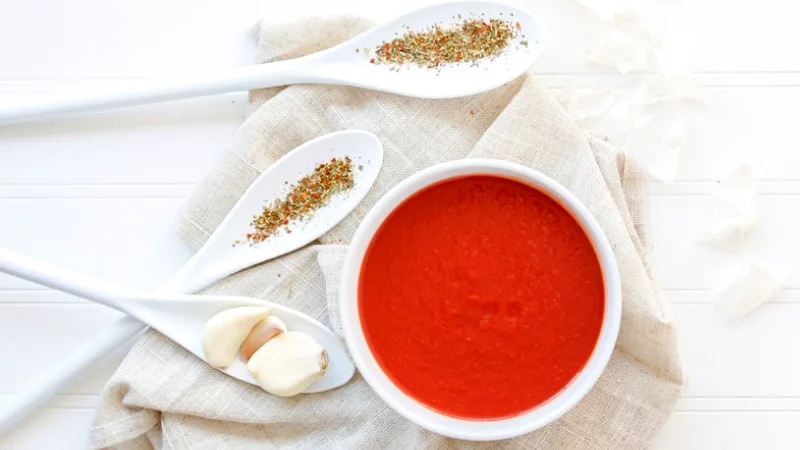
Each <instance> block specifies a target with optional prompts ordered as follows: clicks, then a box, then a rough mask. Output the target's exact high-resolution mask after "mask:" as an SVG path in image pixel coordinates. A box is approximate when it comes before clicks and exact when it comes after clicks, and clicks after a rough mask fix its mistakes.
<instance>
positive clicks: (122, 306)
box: [109, 291, 355, 394]
mask: <svg viewBox="0 0 800 450" xmlns="http://www.w3.org/2000/svg"><path fill="white" fill-rule="evenodd" d="M109 306H112V307H114V308H116V309H119V310H121V311H123V312H125V313H127V314H128V315H130V316H132V317H136V318H137V319H139V320H140V321H142V322H144V323H146V324H147V325H148V326H150V327H152V328H154V329H156V330H158V331H159V332H161V334H163V335H165V336H167V337H168V338H170V339H171V340H172V341H174V342H175V343H176V344H178V345H180V346H181V347H183V348H185V349H186V350H188V351H190V352H191V353H192V354H194V355H195V356H197V357H198V358H200V359H202V360H203V361H205V360H206V357H205V354H204V352H203V345H202V339H201V338H202V335H203V329H204V328H205V325H206V322H208V320H209V319H211V318H212V317H213V316H214V315H216V314H218V313H220V312H222V311H224V310H226V309H229V308H237V307H241V306H268V307H270V308H272V310H271V311H270V314H271V315H273V316H275V317H277V318H279V319H281V320H282V321H283V322H284V323H285V324H286V327H287V328H288V329H289V330H291V331H299V332H301V333H304V334H306V335H308V336H309V337H311V338H313V339H314V340H315V341H317V343H318V344H319V345H321V346H322V347H323V348H324V349H325V351H326V352H327V353H328V361H329V366H328V370H327V371H326V373H325V375H324V376H323V377H321V378H319V379H317V380H315V381H314V382H313V383H312V384H311V385H310V386H309V387H308V388H306V389H305V390H304V391H303V392H304V393H306V394H310V393H315V392H322V391H327V390H329V389H333V388H336V387H338V386H341V385H343V384H345V383H347V381H349V380H350V378H352V376H353V373H354V371H355V368H354V366H353V364H352V363H350V360H349V358H348V357H347V353H346V352H345V349H344V347H343V346H342V343H341V341H340V340H339V338H337V337H336V335H335V334H333V333H332V332H331V331H330V330H329V329H328V328H327V327H326V326H325V325H323V324H322V323H320V322H318V321H317V320H315V319H313V318H312V317H310V316H308V315H306V314H303V313H301V312H300V311H297V310H294V309H292V308H288V307H286V306H283V305H280V304H277V303H273V302H269V301H266V300H260V299H254V298H249V297H240V296H231V295H172V294H165V293H162V292H157V291H156V292H141V293H137V294H135V296H134V297H130V298H126V299H125V300H124V303H119V304H117V305H109ZM219 370H221V371H222V372H225V373H226V374H228V375H230V376H232V377H234V378H237V379H239V380H242V381H244V382H246V383H250V384H255V385H258V382H256V380H255V379H254V378H253V377H252V375H250V372H249V371H248V370H247V364H246V363H245V361H244V360H242V358H241V356H239V355H237V357H236V359H234V361H233V363H232V364H231V365H230V366H228V367H226V368H224V369H219Z"/></svg>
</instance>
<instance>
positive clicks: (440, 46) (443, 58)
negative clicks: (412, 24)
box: [370, 16, 522, 68]
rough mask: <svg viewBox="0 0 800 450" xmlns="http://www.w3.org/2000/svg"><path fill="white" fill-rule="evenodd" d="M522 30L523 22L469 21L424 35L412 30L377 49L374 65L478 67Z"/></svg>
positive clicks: (437, 27)
mask: <svg viewBox="0 0 800 450" xmlns="http://www.w3.org/2000/svg"><path fill="white" fill-rule="evenodd" d="M459 19H461V17H460V16H459ZM521 30H522V27H521V26H520V24H519V22H516V23H512V22H508V21H505V20H499V19H489V20H488V21H487V20H483V19H467V20H462V21H461V22H459V23H457V24H455V25H453V26H448V27H442V26H440V25H438V24H437V25H434V26H432V27H430V28H428V29H426V30H423V31H413V30H409V31H407V32H406V33H404V34H403V35H401V36H399V37H397V38H395V39H392V40H391V41H388V42H387V41H384V42H383V43H381V45H378V46H377V47H376V48H375V50H374V54H375V57H374V58H371V59H370V62H371V63H373V64H393V65H403V64H416V65H417V66H420V67H427V68H436V67H440V66H442V65H445V64H449V63H461V62H471V63H475V62H477V61H478V60H481V59H484V58H492V57H496V56H497V55H499V54H500V53H502V52H503V50H505V48H506V47H508V45H509V44H510V43H511V41H512V39H514V38H515V37H516V36H517V33H518V32H519V31H521Z"/></svg>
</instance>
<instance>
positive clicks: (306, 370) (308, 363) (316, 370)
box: [247, 331, 328, 397]
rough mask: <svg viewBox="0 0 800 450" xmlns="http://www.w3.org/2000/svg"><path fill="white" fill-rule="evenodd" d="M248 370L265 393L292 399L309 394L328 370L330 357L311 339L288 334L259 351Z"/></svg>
mask: <svg viewBox="0 0 800 450" xmlns="http://www.w3.org/2000/svg"><path fill="white" fill-rule="evenodd" d="M247 369H248V370H249V371H250V373H251V374H252V375H253V378H255V379H256V381H257V382H258V384H259V385H261V388H262V389H264V390H265V391H267V392H269V393H271V394H275V395H278V396H281V397H291V396H292V395H296V394H299V393H301V392H303V390H305V388H307V387H308V386H309V385H310V384H311V383H313V382H314V380H316V379H317V378H320V377H322V376H323V375H325V372H326V371H327V370H328V354H327V353H326V352H325V349H324V348H322V346H321V345H319V344H318V343H317V341H315V340H314V339H312V338H311V337H309V336H307V335H305V334H303V333H300V332H297V331H287V332H285V333H281V334H279V335H277V336H275V337H274V338H272V339H270V340H269V341H267V343H266V344H264V345H263V346H262V347H261V348H260V349H258V350H257V351H256V352H255V354H253V356H252V358H250V362H248V363H247Z"/></svg>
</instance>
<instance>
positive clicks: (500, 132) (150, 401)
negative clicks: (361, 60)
mask: <svg viewBox="0 0 800 450" xmlns="http://www.w3.org/2000/svg"><path fill="white" fill-rule="evenodd" d="M368 27H369V24H368V23H366V22H365V21H362V20H360V19H352V18H341V19H329V20H319V19H317V20H310V21H306V22H303V23H300V24H292V25H291V26H262V31H261V37H260V43H259V60H260V61H270V60H277V59H285V58H292V57H296V56H298V55H302V54H306V53H309V52H312V51H316V50H319V49H321V48H325V47H329V46H331V45H333V44H336V43H338V42H341V41H342V40H344V39H345V38H347V37H349V36H351V35H354V34H356V33H358V32H360V31H362V30H364V29H366V28H368ZM344 129H363V130H368V131H371V132H372V133H375V134H376V135H377V136H378V137H379V138H380V139H381V141H382V142H383V145H384V148H385V152H386V155H385V160H384V167H383V170H382V172H381V174H380V176H379V177H378V180H377V182H376V183H375V186H374V187H373V188H372V190H371V192H370V193H369V195H368V196H367V198H366V199H365V200H364V201H363V202H362V203H361V205H359V207H358V208H356V210H355V211H354V212H353V213H352V214H351V215H350V216H349V217H348V218H347V219H345V220H344V221H343V222H342V223H341V224H339V225H338V226H337V227H335V228H334V229H333V230H331V231H330V232H329V233H327V234H326V235H325V236H323V237H322V238H320V239H319V242H318V243H315V244H314V245H310V246H308V247H306V248H303V249H301V250H299V251H297V252H294V253H292V254H290V255H287V256H285V257H282V258H280V259H278V260H275V261H270V262H268V263H265V264H262V265H260V266H258V267H254V268H251V269H249V270H246V271H243V272H240V273H238V274H235V275H233V276H231V277H229V278H227V279H225V280H223V281H222V282H220V283H218V284H217V285H215V286H213V287H211V288H210V289H208V291H209V292H218V293H229V294H241V295H249V296H254V297H260V298H265V299H269V300H272V301H275V302H280V303H283V304H285V305H288V306H291V307H294V308H297V309H299V310H302V311H304V312H306V313H307V314H309V315H311V316H313V317H315V318H316V319H318V320H320V321H321V322H323V323H325V324H326V325H329V326H330V327H331V328H332V329H333V330H334V332H336V333H340V332H341V324H340V322H339V313H338V309H337V291H338V284H339V273H340V270H341V264H342V259H343V256H344V252H345V249H346V247H345V245H343V244H345V243H347V242H348V240H349V239H350V237H351V236H352V235H353V232H354V231H355V229H356V227H357V225H358V223H359V220H360V219H361V218H362V217H363V216H364V214H365V213H366V212H367V210H368V209H369V208H370V207H371V206H372V205H373V204H374V203H375V202H376V201H377V200H378V198H380V197H381V196H382V195H383V194H384V193H385V192H386V191H387V190H388V189H390V188H391V187H392V186H394V185H395V184H396V183H398V182H399V181H400V180H402V179H404V178H406V177H407V176H409V175H411V174H412V173H414V172H416V171H418V170H420V169H422V168H424V167H428V166H430V165H433V164H436V163H440V162H444V161H450V160H454V159H459V158H471V157H484V158H498V159H505V160H509V161H514V162H517V163H521V164H524V165H526V166H529V167H533V168H535V169H538V170H540V171H542V172H544V173H546V174H548V175H549V176H551V177H552V178H554V179H555V180H557V181H558V182H560V183H562V184H563V185H565V186H566V187H567V188H569V189H570V190H571V191H572V192H573V193H574V194H575V195H576V196H577V197H578V198H579V199H581V200H582V201H583V202H584V203H585V204H586V206H587V207H588V208H589V210H591V211H592V212H593V213H594V214H595V215H596V217H597V219H598V221H599V222H600V224H601V226H602V228H603V229H604V230H605V232H606V234H607V235H608V238H609V239H610V241H611V245H612V247H613V248H614V250H615V252H616V256H617V260H618V261H619V266H620V273H621V276H622V288H623V312H622V327H621V330H620V335H619V342H618V344H617V347H616V351H615V352H614V355H613V357H612V359H611V362H610V363H609V365H608V368H607V369H606V371H605V372H604V373H603V375H602V377H601V378H600V381H599V382H598V383H597V385H596V386H595V387H594V388H593V389H592V390H591V392H590V393H589V394H588V395H587V396H586V397H585V399H584V400H583V401H581V402H580V403H579V404H578V405H577V406H576V407H575V408H574V409H573V410H571V411H570V412H569V413H567V414H566V415H565V416H564V417H563V418H561V419H560V420H558V421H557V422H555V423H553V424H551V425H549V426H547V427H545V428H543V429H541V430H538V431H536V432H533V433H530V434H528V435H525V436H522V437H519V438H517V439H514V440H509V441H503V442H500V443H484V444H475V443H468V442H463V441H456V440H453V439H448V438H444V437H441V436H438V435H435V434H432V433H429V432H427V431H425V430H422V429H420V428H419V427H417V426H415V425H413V424H412V423H410V422H408V421H407V420H405V419H404V418H402V417H400V416H399V415H398V414H396V413H395V412H394V411H392V410H391V409H389V408H388V407H387V406H386V405H385V404H384V403H383V402H382V401H381V400H380V399H379V398H377V397H376V395H375V394H374V393H373V392H372V391H371V390H370V388H369V387H368V386H367V385H366V383H365V382H364V381H363V379H361V377H360V376H359V375H358V374H356V375H355V377H354V378H353V380H352V381H350V383H348V384H347V385H345V386H344V387H341V388H339V389H337V390H334V391H330V392H327V393H322V394H314V395H300V396H296V397H293V398H279V397H275V396H272V395H269V394H267V393H265V392H263V391H261V390H260V389H258V388H257V387H254V386H250V385H247V384H245V383H241V382H239V381H236V380H233V379H231V378H228V377H227V376H225V375H223V374H221V373H220V372H217V371H215V370H212V369H211V368H209V367H208V366H206V365H205V364H204V363H203V362H201V361H199V360H198V359H197V358H195V357H194V356H192V355H191V354H189V353H187V352H186V351H184V350H183V349H181V348H180V347H178V346H177V345H175V344H173V343H172V342H170V341H169V340H168V339H166V338H164V337H163V336H161V335H160V334H158V333H156V332H154V331H152V330H151V331H149V332H148V333H147V334H146V335H145V336H144V337H143V338H142V339H141V340H140V341H139V342H138V343H137V344H136V345H135V347H134V348H133V350H131V352H130V354H129V355H128V356H127V358H126V359H125V361H124V362H123V363H122V365H121V366H120V367H119V369H118V370H117V372H116V373H115V374H114V376H113V377H112V378H111V380H110V381H109V383H108V385H107V386H106V389H105V391H104V392H103V395H102V399H101V402H100V406H99V408H98V411H97V417H96V419H95V423H94V427H93V428H92V430H91V444H92V446H94V447H118V448H151V447H155V448H174V449H184V448H192V449H227V448H272V447H280V448H309V449H316V448H342V449H355V448H370V449H388V448H472V447H481V446H487V447H491V448H537V449H570V450H574V449H581V448H592V449H598V448H605V449H628V448H642V447H645V446H646V445H647V444H648V443H649V442H650V441H651V440H652V438H653V436H654V435H655V434H656V432H657V431H658V429H659V428H660V427H661V425H662V424H663V423H664V421H665V419H666V418H667V416H668V415H669V413H670V411H671V410H672V408H673V406H674V404H675V402H676V400H677V399H678V397H679V394H680V390H681V386H682V384H683V379H684V377H683V372H682V368H681V364H680V360H679V358H678V354H677V351H676V342H675V331H674V327H673V324H672V321H671V318H670V314H669V305H668V304H667V303H666V302H665V301H664V299H663V298H662V297H661V295H660V293H659V291H658V289H657V287H656V286H655V285H654V283H653V281H652V279H651V276H650V271H649V266H648V262H647V256H648V255H647V251H648V243H647V239H646V236H645V232H644V222H643V218H642V197H641V189H642V186H641V180H640V176H639V172H638V171H637V170H636V169H635V168H634V167H632V166H631V164H630V162H629V161H627V160H626V159H625V157H624V155H622V153H620V152H619V151H618V150H616V149H614V148H611V147H609V146H608V145H607V144H606V143H604V142H602V141H600V140H597V139H593V138H590V137H587V136H585V135H584V134H582V133H581V132H580V131H579V130H578V129H577V128H576V126H575V125H574V124H573V123H572V121H571V120H570V119H569V118H568V117H567V116H566V114H565V113H564V111H563V110H562V109H561V108H560V107H559V106H558V104H557V103H556V101H555V100H554V99H553V98H552V97H551V95H550V94H549V93H548V92H547V91H546V90H545V89H544V88H542V86H541V85H539V84H538V83H537V82H536V80H535V79H534V78H533V77H532V76H525V77H523V78H521V79H518V80H516V81H514V82H512V83H510V84H508V85H507V86H504V87H502V88H499V89H497V90H494V91H492V92H487V93H485V94H481V95H476V96H473V97H468V98H460V99H453V100H419V99H413V98H406V97H399V96H395V95H389V94H383V93H378V92H370V91H365V90H361V89H355V88H347V87H337V86H291V87H287V88H283V89H268V90H262V91H258V92H253V93H252V95H251V107H250V109H249V117H248V119H247V121H246V122H245V123H244V125H243V126H242V128H241V129H240V130H239V132H238V134H237V136H236V137H235V139H234V142H233V143H232V144H231V146H230V148H229V149H228V150H227V152H225V154H224V156H223V157H222V159H221V160H220V161H219V163H218V164H217V167H216V169H215V170H214V171H213V172H212V173H211V174H210V175H209V176H208V177H207V178H206V179H205V180H204V181H203V182H202V183H201V184H200V186H199V188H198V190H197V192H196V193H195V194H194V195H193V196H192V198H191V199H190V200H189V202H188V204H187V205H186V207H185V209H184V211H183V217H182V221H181V224H180V230H181V234H182V235H183V236H184V238H185V239H186V241H187V242H188V243H189V244H190V245H192V246H195V247H199V246H200V245H201V244H202V243H203V242H204V241H205V239H207V238H208V236H209V234H210V233H211V232H212V231H213V230H214V228H215V227H216V226H217V225H218V224H219V223H220V221H221V220H222V219H223V217H224V216H225V214H227V212H228V210H229V209H230V208H231V207H232V206H233V205H234V203H235V202H236V200H237V199H238V197H239V196H240V195H241V194H242V193H243V192H244V190H245V189H246V188H247V186H248V185H249V184H250V183H251V182H252V181H253V180H254V179H255V178H256V177H257V176H258V175H259V174H260V173H261V172H262V171H263V170H264V169H266V168H267V167H269V165H270V164H272V163H273V162H274V161H275V160H276V159H278V158H279V157H280V156H281V155H283V154H284V153H286V152H287V151H289V150H291V149H292V148H294V147H296V146H298V145H300V144H302V143H303V142H305V141H308V140H310V139H313V138H315V137H317V136H320V135H322V134H325V133H329V132H332V131H336V130H344Z"/></svg>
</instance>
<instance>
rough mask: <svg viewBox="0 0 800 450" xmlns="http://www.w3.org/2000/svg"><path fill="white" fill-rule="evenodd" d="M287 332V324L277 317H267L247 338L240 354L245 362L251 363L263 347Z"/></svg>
mask: <svg viewBox="0 0 800 450" xmlns="http://www.w3.org/2000/svg"><path fill="white" fill-rule="evenodd" d="M285 331H286V324H285V323H283V321H282V320H281V319H279V318H277V317H275V316H267V317H266V318H264V319H261V321H260V322H258V323H257V324H256V325H255V326H254V327H253V329H252V330H250V334H248V335H247V338H245V340H244V343H243V344H242V348H241V349H240V352H241V354H242V358H243V359H244V360H245V361H249V360H250V358H251V357H252V356H253V353H255V352H256V351H257V350H258V349H259V348H261V346H262V345H264V344H266V343H267V341H269V340H270V339H272V338H274V337H275V336H277V335H279V334H281V333H283V332H285Z"/></svg>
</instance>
